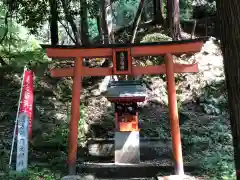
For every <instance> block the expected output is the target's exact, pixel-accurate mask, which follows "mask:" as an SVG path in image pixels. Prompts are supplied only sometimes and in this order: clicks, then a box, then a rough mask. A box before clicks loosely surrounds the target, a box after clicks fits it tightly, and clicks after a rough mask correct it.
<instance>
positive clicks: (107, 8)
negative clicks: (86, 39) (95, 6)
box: [100, 0, 115, 44]
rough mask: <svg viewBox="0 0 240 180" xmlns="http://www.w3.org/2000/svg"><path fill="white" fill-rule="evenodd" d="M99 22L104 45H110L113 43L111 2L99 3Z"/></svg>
mask: <svg viewBox="0 0 240 180" xmlns="http://www.w3.org/2000/svg"><path fill="white" fill-rule="evenodd" d="M100 11H101V19H102V20H101V21H102V30H103V36H104V44H111V43H114V42H115V39H114V35H113V23H112V17H113V16H112V8H111V0H103V1H102V3H101V8H100Z"/></svg>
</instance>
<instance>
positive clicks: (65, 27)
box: [58, 20, 76, 44]
mask: <svg viewBox="0 0 240 180" xmlns="http://www.w3.org/2000/svg"><path fill="white" fill-rule="evenodd" d="M58 22H60V24H61V25H62V26H63V28H64V29H65V31H66V33H67V34H68V36H69V37H70V38H71V40H72V41H73V43H75V44H76V40H75V39H74V38H73V37H72V35H71V33H70V32H69V28H68V27H67V26H66V25H65V24H63V22H62V21H60V20H59V21H58Z"/></svg>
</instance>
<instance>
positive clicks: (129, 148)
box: [114, 131, 140, 164]
mask: <svg viewBox="0 0 240 180" xmlns="http://www.w3.org/2000/svg"><path fill="white" fill-rule="evenodd" d="M114 141H115V163H124V164H138V163H140V148H139V131H132V132H115V138H114Z"/></svg>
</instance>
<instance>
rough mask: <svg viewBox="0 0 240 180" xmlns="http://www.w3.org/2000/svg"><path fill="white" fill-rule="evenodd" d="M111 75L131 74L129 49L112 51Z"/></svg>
mask: <svg viewBox="0 0 240 180" xmlns="http://www.w3.org/2000/svg"><path fill="white" fill-rule="evenodd" d="M113 71H114V72H113V73H114V74H116V75H120V74H131V72H132V57H131V55H130V49H127V48H121V49H114V50H113Z"/></svg>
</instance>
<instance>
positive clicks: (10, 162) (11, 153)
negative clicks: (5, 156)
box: [9, 66, 27, 168]
mask: <svg viewBox="0 0 240 180" xmlns="http://www.w3.org/2000/svg"><path fill="white" fill-rule="evenodd" d="M26 70H27V67H26V66H25V67H24V70H23V75H22V84H21V89H20V95H19V100H18V109H17V115H16V119H15V125H14V131H13V138H12V147H11V152H10V157H9V168H10V167H11V164H12V155H13V148H14V143H15V136H16V130H17V124H18V116H19V110H20V104H21V99H22V90H23V82H24V77H25V71H26Z"/></svg>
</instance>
